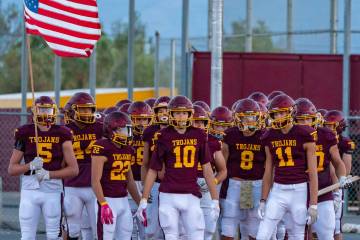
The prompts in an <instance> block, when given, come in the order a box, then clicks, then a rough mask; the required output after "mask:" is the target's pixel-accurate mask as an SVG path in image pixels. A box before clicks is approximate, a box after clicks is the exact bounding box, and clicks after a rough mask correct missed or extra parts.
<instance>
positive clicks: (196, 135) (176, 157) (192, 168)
mask: <svg viewBox="0 0 360 240" xmlns="http://www.w3.org/2000/svg"><path fill="white" fill-rule="evenodd" d="M198 162H200V163H201V164H202V165H203V164H206V163H208V162H210V153H209V147H208V143H207V136H206V133H205V132H204V131H203V130H201V129H199V128H194V127H189V128H187V129H186V132H185V133H184V134H180V133H178V132H177V131H176V130H175V129H174V128H173V127H171V126H169V127H166V128H164V129H162V130H160V132H159V134H158V139H157V144H156V147H155V151H154V153H153V155H152V158H151V161H150V168H151V169H153V170H155V171H160V170H161V169H162V167H163V164H165V176H164V179H163V180H162V181H161V183H160V188H159V191H160V192H166V193H191V194H193V195H195V196H198V197H201V194H200V191H199V186H198V185H197V183H196V181H197V166H198Z"/></svg>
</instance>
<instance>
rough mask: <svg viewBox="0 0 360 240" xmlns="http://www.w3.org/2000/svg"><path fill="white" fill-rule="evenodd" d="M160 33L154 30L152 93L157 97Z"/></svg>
mask: <svg viewBox="0 0 360 240" xmlns="http://www.w3.org/2000/svg"><path fill="white" fill-rule="evenodd" d="M159 53H160V33H159V32H158V31H156V32H155V63H154V95H155V97H156V98H157V97H159V81H160V59H159V58H160V54H159Z"/></svg>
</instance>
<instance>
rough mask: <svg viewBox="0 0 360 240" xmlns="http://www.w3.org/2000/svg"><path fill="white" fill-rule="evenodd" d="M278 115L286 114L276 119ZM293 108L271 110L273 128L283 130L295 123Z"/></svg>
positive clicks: (270, 117)
mask: <svg viewBox="0 0 360 240" xmlns="http://www.w3.org/2000/svg"><path fill="white" fill-rule="evenodd" d="M277 113H285V114H284V116H281V117H276V114H277ZM292 115H293V108H292V107H290V108H280V109H272V110H269V119H270V124H271V128H273V129H282V128H286V127H287V126H289V125H291V124H292V123H293V116H292Z"/></svg>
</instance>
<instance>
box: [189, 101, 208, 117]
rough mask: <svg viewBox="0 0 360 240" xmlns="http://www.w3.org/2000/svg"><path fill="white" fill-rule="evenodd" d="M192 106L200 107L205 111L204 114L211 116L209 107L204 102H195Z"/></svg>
mask: <svg viewBox="0 0 360 240" xmlns="http://www.w3.org/2000/svg"><path fill="white" fill-rule="evenodd" d="M193 105H194V106H200V107H202V108H203V109H204V110H205V112H206V113H207V114H208V115H210V114H211V109H210V107H209V105H208V104H207V103H206V102H204V101H195V102H194V103H193Z"/></svg>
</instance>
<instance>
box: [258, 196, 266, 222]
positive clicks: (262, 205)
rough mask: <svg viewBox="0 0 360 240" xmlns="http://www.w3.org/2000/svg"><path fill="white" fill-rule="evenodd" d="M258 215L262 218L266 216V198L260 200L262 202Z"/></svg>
mask: <svg viewBox="0 0 360 240" xmlns="http://www.w3.org/2000/svg"><path fill="white" fill-rule="evenodd" d="M257 212H258V217H259V218H260V219H261V220H262V219H264V217H265V200H260V204H259V207H258V210H257Z"/></svg>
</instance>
